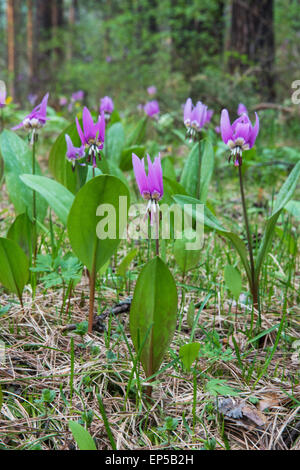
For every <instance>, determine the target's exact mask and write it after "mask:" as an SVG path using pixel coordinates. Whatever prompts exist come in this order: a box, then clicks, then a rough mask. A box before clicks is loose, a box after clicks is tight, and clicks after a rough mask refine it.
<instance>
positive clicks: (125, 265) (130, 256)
mask: <svg viewBox="0 0 300 470" xmlns="http://www.w3.org/2000/svg"><path fill="white" fill-rule="evenodd" d="M137 253H138V250H137V248H134V249H133V250H130V251H129V253H127V255H126V256H125V258H124V259H123V260H122V262H121V263H120V264H119V266H118V269H117V275H118V276H122V277H125V276H126V272H127V271H128V269H129V266H130V265H131V263H132V261H133V260H134V258H135V257H136V255H137Z"/></svg>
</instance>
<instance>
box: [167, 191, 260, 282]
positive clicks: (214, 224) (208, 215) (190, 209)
mask: <svg viewBox="0 0 300 470" xmlns="http://www.w3.org/2000/svg"><path fill="white" fill-rule="evenodd" d="M173 199H174V201H175V202H176V203H177V204H179V205H180V206H181V207H182V208H183V210H184V211H185V212H186V213H187V214H189V215H190V216H191V217H193V219H196V220H198V219H199V217H200V219H199V222H200V223H204V225H205V226H206V227H208V228H210V229H213V230H216V232H217V233H218V235H220V236H223V237H226V238H228V239H229V240H230V241H231V243H232V244H233V246H234V248H235V249H236V251H237V252H238V254H239V255H240V258H241V261H242V263H243V266H244V268H245V271H246V274H247V277H248V281H249V284H250V286H251V285H252V278H251V271H250V265H249V261H248V253H247V249H246V246H245V243H244V242H243V240H242V239H241V238H239V236H238V235H236V234H235V233H233V232H230V231H229V230H227V229H225V228H224V227H223V226H222V225H221V223H220V222H219V221H218V219H217V218H216V217H215V216H214V215H213V214H212V212H211V211H210V210H209V209H208V207H207V206H204V220H203V219H202V218H201V212H197V211H196V205H197V204H201V201H199V200H198V199H195V198H192V197H189V196H182V195H180V194H176V195H175V196H173Z"/></svg>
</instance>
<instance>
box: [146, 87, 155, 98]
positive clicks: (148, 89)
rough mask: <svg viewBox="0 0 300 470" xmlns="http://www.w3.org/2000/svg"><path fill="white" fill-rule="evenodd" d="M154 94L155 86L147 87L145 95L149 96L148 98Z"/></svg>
mask: <svg viewBox="0 0 300 470" xmlns="http://www.w3.org/2000/svg"><path fill="white" fill-rule="evenodd" d="M156 92H157V88H156V86H154V85H151V86H149V87H148V88H147V93H148V95H150V96H152V95H155V94H156Z"/></svg>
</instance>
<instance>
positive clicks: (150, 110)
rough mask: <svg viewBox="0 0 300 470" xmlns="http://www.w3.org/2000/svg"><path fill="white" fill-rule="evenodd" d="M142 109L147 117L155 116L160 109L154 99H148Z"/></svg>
mask: <svg viewBox="0 0 300 470" xmlns="http://www.w3.org/2000/svg"><path fill="white" fill-rule="evenodd" d="M144 111H145V113H146V114H147V116H149V117H153V116H155V114H158V113H159V111H160V110H159V104H158V102H157V101H156V100H153V101H148V103H146V104H145V106H144Z"/></svg>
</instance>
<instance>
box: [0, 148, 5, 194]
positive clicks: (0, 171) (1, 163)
mask: <svg viewBox="0 0 300 470" xmlns="http://www.w3.org/2000/svg"><path fill="white" fill-rule="evenodd" d="M3 180H4V160H3V158H2V157H1V155H0V188H1V186H2V183H3Z"/></svg>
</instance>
